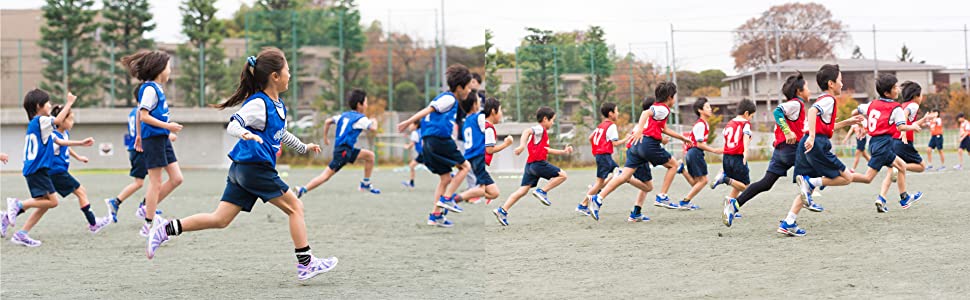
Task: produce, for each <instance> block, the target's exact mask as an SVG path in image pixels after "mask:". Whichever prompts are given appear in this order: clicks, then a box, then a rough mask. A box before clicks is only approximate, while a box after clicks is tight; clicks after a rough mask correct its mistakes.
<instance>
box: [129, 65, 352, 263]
mask: <svg viewBox="0 0 970 300" xmlns="http://www.w3.org/2000/svg"><path fill="white" fill-rule="evenodd" d="M289 81H290V71H289V66H288V65H287V62H286V58H285V57H284V56H283V52H282V51H280V50H279V49H276V48H266V49H264V50H262V51H260V52H259V56H258V57H253V56H250V57H249V58H248V59H247V60H246V65H245V67H244V68H243V71H242V74H241V75H240V82H239V87H238V88H236V91H235V92H234V93H233V94H232V96H230V97H229V99H226V102H223V103H221V104H219V105H217V106H216V107H218V108H219V109H225V108H229V107H233V106H236V105H239V104H240V103H242V108H240V109H239V110H238V111H237V112H236V113H235V114H233V115H232V118H231V119H230V121H229V126H228V127H227V128H226V132H227V133H229V135H231V136H233V137H235V138H238V139H239V141H237V142H236V145H235V146H234V147H233V148H232V151H231V152H229V158H230V159H231V160H232V165H230V166H229V175H228V176H227V179H226V188H225V191H223V193H222V200H221V201H219V205H218V206H217V207H216V210H215V211H213V212H212V213H203V214H196V215H192V216H189V217H187V218H184V219H174V220H171V221H162V222H156V224H155V226H153V227H152V230H151V234H150V235H149V239H148V247H147V255H148V259H152V258H153V257H154V256H155V253H156V251H157V250H158V247H159V246H161V245H162V244H163V243H165V242H166V241H168V240H169V239H170V238H171V237H173V236H177V235H180V234H182V233H184V232H189V231H199V230H205V229H217V228H225V227H227V226H229V224H230V223H232V221H233V220H234V219H235V218H236V216H237V215H238V214H239V212H241V211H245V212H249V211H251V210H252V208H253V205H254V204H256V199H260V200H262V201H263V202H264V203H265V202H269V203H271V204H273V205H274V206H276V207H277V208H279V209H280V210H282V211H283V213H285V214H286V215H287V217H288V218H289V227H290V237H291V238H292V239H293V246H294V247H295V249H296V250H295V253H296V259H297V265H296V270H297V279H298V280H307V279H310V278H312V277H314V276H316V275H318V274H321V273H324V272H327V271H330V270H331V269H333V268H334V267H335V266H336V265H337V258H336V257H329V258H323V259H320V258H316V257H314V256H313V254H312V253H310V243H309V242H307V232H306V224H305V223H304V219H303V203H302V202H300V199H298V198H297V197H296V194H294V193H293V192H292V191H290V188H289V187H288V186H287V185H286V183H285V182H283V180H282V179H280V176H279V174H278V173H277V170H276V153H277V151H278V150H279V149H280V147H281V145H283V144H285V145H286V146H287V147H290V148H292V149H294V150H296V151H297V152H299V153H301V154H302V153H306V152H307V151H308V150H309V151H313V152H315V153H319V152H320V146H318V145H316V144H304V143H303V142H302V141H300V139H299V138H297V137H296V136H294V135H293V134H291V133H289V132H287V131H286V105H285V104H284V102H283V99H281V98H280V95H279V94H280V93H282V92H285V91H286V89H287V86H288V84H289ZM159 219H161V218H159Z"/></svg>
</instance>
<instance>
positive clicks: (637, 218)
mask: <svg viewBox="0 0 970 300" xmlns="http://www.w3.org/2000/svg"><path fill="white" fill-rule="evenodd" d="M626 221H627V222H647V221H650V217H647V216H646V215H644V214H642V213H640V214H635V215H634V214H633V212H632V211H631V212H630V217H629V218H627V219H626Z"/></svg>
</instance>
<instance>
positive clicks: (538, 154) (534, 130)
mask: <svg viewBox="0 0 970 300" xmlns="http://www.w3.org/2000/svg"><path fill="white" fill-rule="evenodd" d="M536 121H537V122H539V124H538V125H536V126H532V127H530V128H526V129H525V130H523V131H522V137H521V140H519V146H518V147H516V148H515V151H514V153H515V155H519V154H522V151H523V150H525V149H527V148H528V149H529V158H528V159H527V160H526V164H525V172H524V173H523V174H522V183H521V184H520V185H519V189H517V190H515V192H512V194H510V195H509V198H508V199H506V200H505V204H502V206H501V207H499V208H496V209H495V210H493V211H492V213H493V214H495V218H496V219H498V222H499V224H502V226H508V225H509V221H508V218H509V209H511V208H512V205H515V203H516V202H518V201H519V199H521V198H522V196H525V194H526V193H528V192H529V190H530V189H532V188H534V187H536V186H537V185H538V184H539V178H543V179H546V180H548V181H549V182H546V185H545V186H543V187H542V188H538V189H535V190H534V191H532V196H533V197H535V198H536V199H539V202H541V203H542V204H543V205H545V206H549V205H552V202H551V201H549V195H548V192H549V191H551V190H552V189H554V188H556V187H557V186H559V185H560V184H562V183H563V182H565V181H566V171H563V170H562V169H559V168H558V167H556V166H554V165H552V164H550V163H549V162H548V161H546V158H547V156H548V154H550V153H551V154H553V155H569V154H572V153H573V147H572V146H569V145H566V149H562V150H560V149H553V148H550V147H549V128H552V125H553V124H555V123H556V111H554V110H552V108H549V107H548V106H543V107H539V109H538V110H537V111H536Z"/></svg>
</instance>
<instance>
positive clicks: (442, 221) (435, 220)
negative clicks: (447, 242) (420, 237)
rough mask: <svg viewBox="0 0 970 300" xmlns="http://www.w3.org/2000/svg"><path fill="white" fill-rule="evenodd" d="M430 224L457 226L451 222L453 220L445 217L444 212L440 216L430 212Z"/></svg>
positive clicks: (446, 226)
mask: <svg viewBox="0 0 970 300" xmlns="http://www.w3.org/2000/svg"><path fill="white" fill-rule="evenodd" d="M428 225H435V226H438V227H444V228H451V227H453V226H455V224H454V223H451V221H449V220H448V219H447V218H445V215H444V214H442V215H440V216H435V215H434V214H430V215H429V216H428Z"/></svg>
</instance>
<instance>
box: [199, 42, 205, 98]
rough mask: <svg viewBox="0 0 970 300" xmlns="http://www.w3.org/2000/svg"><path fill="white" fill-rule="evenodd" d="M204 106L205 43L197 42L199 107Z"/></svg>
mask: <svg viewBox="0 0 970 300" xmlns="http://www.w3.org/2000/svg"><path fill="white" fill-rule="evenodd" d="M203 106H205V43H203V42H202V41H199V107H203Z"/></svg>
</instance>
